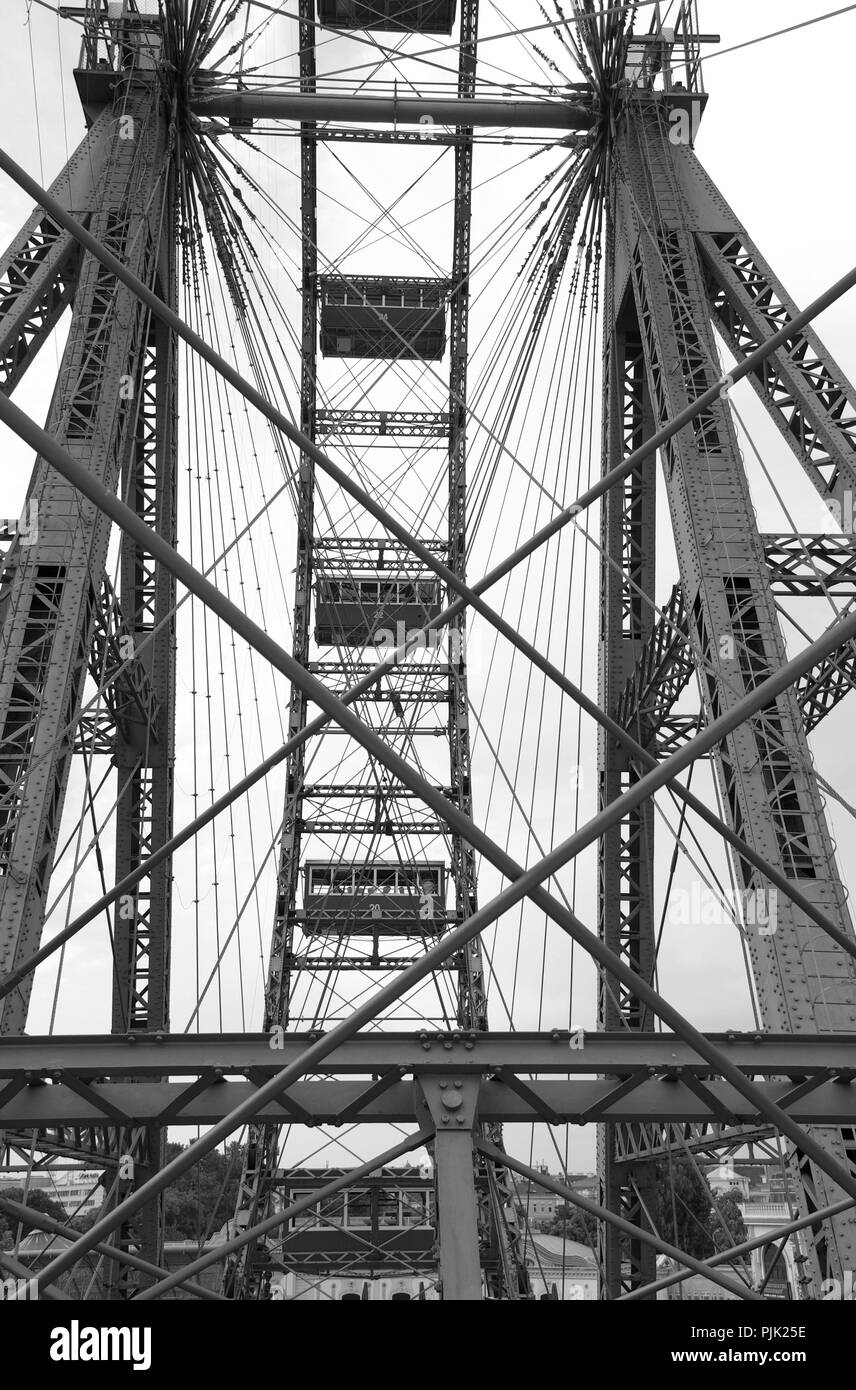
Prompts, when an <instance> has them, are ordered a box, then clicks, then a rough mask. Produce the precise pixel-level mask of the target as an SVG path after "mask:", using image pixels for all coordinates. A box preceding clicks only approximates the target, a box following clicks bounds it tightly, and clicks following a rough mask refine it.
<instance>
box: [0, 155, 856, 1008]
mask: <svg viewBox="0 0 856 1390" xmlns="http://www.w3.org/2000/svg"><path fill="white" fill-rule="evenodd" d="M0 168H3V169H4V170H5V172H7V173H8V174H10V176H11V177H12V178H14V179H15V181H16V182H18V183H20V184H21V186H22V187H24V188H25V189H26V191H27V192H28V193H30V194H31V196H33V197H34V198H36V199H37V200H39V199H41V201H42V202H43V203H45V204H46V206H47V207H48V209H49V210H50V212H51V215H52V216H53V217H54V218H55V219H56V220H58V221H59V222H61V223H62V224H63V225H65V226H66V227H67V228H68V229H69V230H70V231H71V232H72V234H73V235H74V236H75V238H77V239H78V240H80V242H81V244H82V245H84V246H85V247H86V249H87V250H90V251H91V252H92V254H93V255H95V256H96V257H98V258H99V259H101V260H102V261H103V263H104V264H105V265H106V266H108V267H109V268H110V269H111V270H113V272H114V273H115V274H116V275H117V277H118V278H119V279H121V280H122V281H123V282H124V283H126V284H128V286H129V288H132V289H133V290H134V292H135V293H136V294H137V295H138V296H139V297H141V298H142V299H143V300H144V301H145V302H146V303H147V304H148V305H149V307H151V308H152V310H153V311H154V312H155V314H156V315H157V316H158V317H159V318H161V319H162V320H163V322H164V323H166V324H168V326H169V327H170V328H171V329H173V331H174V332H175V333H176V334H177V335H178V336H180V337H182V338H184V340H185V341H186V342H188V343H189V344H190V346H192V347H193V348H194V349H195V350H196V351H198V352H199V353H200V355H201V356H203V357H204V358H205V360H206V361H208V362H209V363H210V364H211V365H212V366H213V367H214V368H215V370H216V371H218V372H219V373H220V375H222V376H223V377H224V379H225V380H227V381H228V382H229V383H230V384H231V385H232V386H234V387H235V389H236V390H238V391H239V392H240V393H241V394H242V395H244V396H245V397H246V399H247V400H249V401H250V402H251V403H252V404H254V405H255V406H256V407H257V408H258V409H260V410H261V411H262V413H263V414H265V415H266V416H267V418H268V419H270V420H271V422H272V423H274V424H275V425H276V426H277V428H279V429H280V430H281V431H282V432H283V433H284V434H286V436H287V437H288V438H289V439H291V440H292V442H295V443H298V444H299V445H300V446H301V448H302V449H303V450H304V452H305V453H306V454H307V455H308V456H309V457H311V458H312V459H313V460H314V462H316V463H317V464H319V466H320V467H322V468H323V469H324V470H325V471H326V472H327V473H329V474H330V476H331V477H333V479H334V480H335V481H336V482H337V483H338V484H339V485H340V486H341V487H343V488H344V490H345V491H347V492H349V493H350V494H351V495H352V496H353V497H354V498H355V499H356V500H357V501H359V502H360V504H361V505H362V506H364V507H365V508H366V510H367V511H369V512H370V513H371V514H372V515H373V516H375V517H376V519H377V520H379V521H381V523H382V524H383V525H385V526H386V527H387V528H388V529H389V530H390V531H392V533H393V534H394V535H395V536H396V537H397V538H398V539H399V540H401V541H402V542H403V543H404V544H406V545H408V546H409V548H411V549H412V550H413V552H414V553H415V554H417V555H418V556H419V558H420V559H422V560H423V561H424V562H425V563H426V564H427V565H428V566H429V567H430V568H431V569H433V570H434V571H435V573H437V574H438V575H440V577H441V578H443V579H444V580H445V581H446V582H447V583H448V584H449V586H450V588H452V589H454V590H455V591H456V592H457V593H459V594H461V595H462V598H463V599H466V600H467V601H469V602H471V603H472V605H473V607H474V608H475V609H476V611H477V612H478V613H480V614H481V615H482V616H483V617H484V618H485V619H486V620H487V621H488V622H490V623H491V624H492V626H494V627H496V628H497V630H498V631H500V632H501V633H502V634H503V635H504V636H506V637H507V638H508V640H509V641H512V642H513V643H514V645H515V646H517V647H518V648H519V649H520V650H521V651H523V652H524V654H525V655H527V656H528V657H529V658H530V659H531V660H533V661H537V663H538V664H539V666H541V667H542V669H545V665H544V663H545V659H544V658H543V657H541V656H540V654H539V653H537V651H536V650H535V648H533V647H532V646H531V644H529V643H525V641H524V639H522V638H520V636H519V634H517V633H516V632H515V630H514V629H513V628H512V627H511V626H510V624H508V623H506V622H505V620H504V619H502V618H501V617H500V615H499V614H497V613H495V612H494V610H493V609H492V608H490V607H489V605H487V604H486V603H484V602H483V601H482V600H481V599H479V598H478V593H479V592H481V591H482V590H483V589H485V588H487V587H488V586H489V585H490V584H493V583H496V582H497V581H498V580H499V579H500V578H502V577H503V576H504V575H505V574H506V573H508V572H509V571H510V569H512V568H513V567H514V566H515V565H516V564H518V563H520V562H521V561H522V560H523V559H524V558H526V557H527V556H528V555H529V554H531V553H532V552H533V551H534V550H535V549H537V548H538V546H540V545H542V544H544V543H545V542H546V541H547V540H548V539H550V538H551V537H552V536H553V535H555V534H556V533H557V531H558V530H560V529H561V528H562V527H563V526H565V525H567V524H568V523H569V522H571V521H573V519H574V517H575V516H576V515H578V514H579V512H580V511H582V510H583V509H584V508H586V507H588V506H590V505H591V504H592V503H593V502H594V501H596V500H597V499H598V498H599V497H600V496H601V495H602V494H603V493H604V492H606V491H607V490H608V489H609V488H610V487H612V486H614V485H615V484H616V483H617V482H620V481H621V480H622V479H623V478H625V477H627V476H628V475H629V474H630V473H631V472H632V471H633V470H634V469H636V468H638V467H639V466H640V465H641V464H642V463H643V462H644V461H645V460H646V459H647V458H649V457H650V456H651V455H652V454H653V453H654V452H655V450H656V449H657V448H659V447H661V446H662V445H663V444H665V443H666V442H667V441H668V440H669V439H671V438H673V437H674V436H675V435H676V434H677V433H678V432H679V430H681V429H682V428H683V427H684V426H685V425H687V424H689V423H690V422H691V421H692V420H693V419H694V418H695V417H696V415H697V414H698V413H699V412H701V411H702V410H705V409H707V407H708V406H711V405H714V404H715V403H716V402H717V401H718V400H719V399H720V396H721V391H722V389H723V388H722V386H721V384H718V385H717V386H713V387H711V388H709V389H708V390H707V391H705V392H703V393H702V394H701V395H700V396H699V397H698V398H697V399H696V400H695V401H693V402H692V404H690V405H688V406H686V407H685V408H684V409H683V410H681V411H680V412H679V413H678V414H677V415H676V416H675V417H674V419H672V420H671V421H670V422H669V423H668V424H665V425H662V426H661V427H660V428H659V429H658V430H657V431H656V432H655V433H654V434H653V435H652V436H651V437H650V438H649V439H648V440H647V441H646V442H645V443H644V444H642V445H641V446H640V447H639V448H637V449H634V450H633V451H632V452H631V453H630V454H629V455H628V456H627V458H625V460H624V462H623V463H620V464H617V465H616V466H615V467H614V468H612V469H611V470H610V471H609V473H608V474H606V475H604V477H603V478H601V479H600V480H599V481H598V482H596V483H594V484H593V485H592V486H591V487H590V488H588V489H587V490H586V492H585V493H583V494H581V496H580V497H579V499H578V500H577V502H576V503H574V504H573V505H572V506H571V507H570V508H567V509H565V510H564V511H562V512H560V513H558V514H557V516H556V517H554V518H553V519H552V521H550V522H549V523H547V524H546V525H545V526H544V527H542V528H541V530H540V531H538V532H536V533H535V534H534V535H533V536H532V537H531V538H530V539H529V540H528V541H527V542H525V543H524V544H523V545H521V546H520V547H518V549H517V550H516V551H515V552H514V554H513V555H512V556H510V557H509V558H508V559H507V560H506V561H504V562H503V563H501V564H500V565H498V566H496V567H495V568H494V570H492V571H491V572H490V574H489V575H488V576H486V577H485V579H483V580H481V581H480V582H479V583H478V584H476V585H475V586H469V585H466V584H465V583H464V582H463V581H462V580H461V578H460V577H459V576H458V575H456V574H455V573H454V572H453V571H451V570H450V569H448V567H446V566H445V565H443V564H442V563H441V562H440V561H439V560H438V559H437V557H436V555H434V554H433V553H432V551H431V550H430V548H428V547H424V546H422V545H421V544H420V543H419V542H418V541H417V540H416V539H415V538H414V537H413V536H411V535H410V534H409V533H408V532H407V531H406V530H405V528H403V527H401V526H399V525H398V523H396V522H395V520H394V518H393V517H391V516H390V514H389V513H388V511H387V510H386V509H385V508H383V507H380V506H378V504H377V503H376V502H375V501H374V499H373V498H371V496H370V495H369V494H367V493H366V492H365V491H364V490H363V489H362V488H360V487H359V486H358V485H357V484H355V483H353V482H352V481H351V480H350V478H349V477H348V475H347V474H345V473H344V472H343V470H341V469H339V468H338V467H337V466H336V465H335V464H334V463H333V462H332V460H330V459H329V458H328V457H327V456H326V455H325V454H324V453H323V451H322V450H320V449H319V448H318V447H317V446H316V445H314V444H313V442H312V441H311V440H310V439H309V438H308V437H307V436H306V435H304V434H303V433H302V432H301V431H299V430H297V429H296V428H295V427H294V426H293V425H292V424H291V422H290V421H289V420H288V419H287V418H286V417H285V416H284V415H282V413H281V412H279V411H277V410H276V408H275V407H273V406H272V405H271V404H270V403H269V402H267V401H266V400H265V399H264V397H263V396H261V394H260V393H259V392H258V391H256V390H255V388H253V387H252V386H250V385H249V384H248V383H246V382H245V381H244V380H243V378H242V377H241V376H240V374H239V373H237V372H236V371H235V370H234V368H232V367H230V365H229V364H228V363H227V362H226V361H225V360H224V359H223V358H222V357H220V356H219V354H218V353H216V352H214V350H213V349H211V348H210V347H209V346H208V345H207V344H206V343H205V342H204V340H203V339H201V338H200V337H199V335H198V334H196V333H194V332H193V330H192V329H190V328H189V327H188V326H187V325H186V324H184V322H183V321H182V320H181V319H180V318H179V316H178V315H177V314H175V313H174V312H173V311H171V310H170V309H169V307H168V306H167V305H165V304H164V303H163V302H162V301H161V300H159V299H158V298H157V296H156V295H153V294H152V293H151V292H150V291H149V290H148V289H147V287H146V286H145V285H144V284H143V283H142V282H140V281H139V280H138V279H137V278H136V277H135V276H133V275H132V274H131V273H130V272H128V270H127V269H126V268H125V267H124V266H123V265H122V264H121V262H119V261H117V260H116V258H115V257H113V256H111V255H110V253H109V252H108V251H106V250H105V249H104V248H103V247H100V246H99V244H98V243H97V242H96V241H95V240H94V238H92V237H91V236H90V235H89V233H88V232H87V231H86V229H85V228H83V227H82V226H80V225H79V224H78V223H77V222H75V220H74V219H73V218H72V217H70V215H69V214H68V213H66V212H65V210H64V209H63V208H62V206H61V205H60V204H59V203H58V202H56V200H54V199H52V198H51V197H50V195H49V194H47V193H46V192H45V190H43V189H40V188H39V186H38V184H36V183H35V182H34V180H32V179H31V178H30V177H29V175H27V174H26V173H25V171H24V170H22V169H20V167H19V166H18V165H17V164H15V162H14V161H12V160H11V159H9V157H8V155H6V154H5V152H4V151H2V150H0ZM854 284H856V269H854V270H853V271H851V272H849V274H848V275H846V276H843V277H842V278H841V279H840V280H839V281H837V282H836V283H835V285H833V286H832V287H831V288H830V289H829V290H828V291H826V292H825V293H824V294H823V295H821V296H819V297H818V298H817V299H815V300H814V301H813V302H812V303H811V304H810V305H809V306H808V307H807V308H806V309H804V310H802V311H801V312H800V313H799V314H797V315H796V316H795V318H794V319H793V320H791V321H789V323H788V324H786V325H785V326H784V327H783V328H782V329H781V330H780V331H779V332H777V333H775V334H773V335H772V336H771V337H770V338H768V339H767V340H766V341H765V342H764V343H763V344H762V346H761V347H759V348H758V349H757V350H756V351H755V352H753V353H751V354H750V355H749V356H747V357H746V358H745V359H744V361H743V362H742V363H740V364H738V366H737V367H735V369H734V370H733V372H732V373H731V374H730V377H729V381H730V382H731V383H733V382H735V381H737V380H739V379H740V378H741V377H742V376H743V375H746V374H748V373H749V372H750V371H754V370H756V369H757V368H758V367H759V366H760V364H761V363H762V362H763V361H765V360H766V359H767V358H768V357H769V356H770V355H771V354H772V353H773V352H774V351H776V350H777V349H778V348H779V347H781V346H782V345H783V344H786V343H787V342H789V341H790V339H791V338H792V337H793V334H794V333H795V332H796V330H797V329H799V328H801V327H803V326H804V325H805V324H806V323H808V322H810V320H811V319H812V318H814V317H816V316H817V315H818V314H819V313H821V312H822V311H823V310H824V309H825V308H827V307H829V305H830V304H831V303H832V302H834V301H835V300H836V299H838V298H840V297H841V296H842V295H843V294H845V293H846V292H847V290H849V289H850V288H852V287H853V285H854ZM464 606H465V605H464V603H463V602H457V603H455V604H452V605H450V607H449V608H448V609H447V610H446V615H445V616H446V618H447V619H448V618H450V617H451V616H453V615H454V614H456V613H458V612H460V611H462V609H463V607H464ZM442 618H443V615H441V616H440V618H438V619H436V620H434V621H432V622H430V623H427V624H426V625H425V626H426V628H433V627H435V626H437V627H439V626H440V625H441V622H442ZM845 640H846V639H842V643H843V641H845ZM839 645H841V644H839ZM834 649H835V648H834V647H832V648H830V649H829V651H827V652H825V653H824V654H825V655H829V654H830V652H831V651H833V650H834ZM387 669H389V663H387V664H384V665H382V666H378V667H377V668H376V671H377V678H378V679H379V678H380V676H381V675H382V674H383V672H384V671H385V670H387ZM555 669H556V668H553V667H552V665H551V666H550V672H551V673H552V672H554V671H555ZM555 678H556V679H557V680H558V682H559V683H560V684H561V685H562V686H563V688H565V689H566V690H567V691H568V693H569V694H572V696H573V698H575V699H576V698H580V696H579V694H578V693H577V692H575V689H574V687H572V685H571V683H570V682H568V681H567V678H565V677H562V675H561V673H559V672H557V671H556V675H555ZM372 683H373V679H372V678H367V680H366V684H365V686H364V687H363V688H366V689H367V688H368V687H369V686H370V685H371V684H372ZM354 698H355V697H354ZM584 707H586V708H588V709H589V712H591V713H592V714H593V716H594V717H596V718H600V719H601V722H603V717H602V715H601V716H599V715H596V714H595V713H594V711H595V710H596V709H597V706H596V705H594V704H593V702H590V701H589V702H587V703H586V705H584ZM315 722H316V723H317V724H318V727H320V726H321V723H322V722H324V721H315ZM604 727H608V726H607V725H606V724H605V723H604ZM312 731H313V732H314V730H312ZM613 731H614V730H613ZM614 732H616V737H618V736H619V734H618V733H617V731H614ZM621 736H622V737H623V739H624V740H625V741H626V740H627V738H628V736H627V735H626V733H625V734H622V735H621ZM295 746H297V745H295ZM626 746H630V745H629V742H626ZM635 756H639V757H640V758H641V760H642V761H644V762H646V763H647V760H648V758H649V757H651V755H650V754H649V753H647V752H646V751H645V750H640V752H639V753H638V754H635ZM675 792H676V794H677V795H679V796H682V797H683V799H684V800H686V801H687V802H688V804H693V809H695V810H696V811H697V812H698V813H699V814H702V815H704V816H705V818H708V816H709V812H706V811H705V810H704V809H703V803H701V802H698V801H697V800H696V799H694V800H693V801H690V797H691V794H690V793H688V792H686V791H684V789H682V788H679V787H678V786H675ZM225 802H226V798H224V804H225ZM717 828H719V827H717ZM732 834H733V832H732ZM731 843H732V844H734V847H735V848H737V849H738V850H739V852H741V853H745V850H748V851H749V852H748V853H746V854H745V857H746V858H747V859H749V861H750V862H752V863H754V864H755V866H756V867H758V868H760V869H761V871H762V872H764V873H767V874H769V871H770V868H771V867H772V866H770V865H769V864H768V863H767V862H766V861H763V860H762V859H761V857H760V856H757V855H756V854H755V852H754V851H753V850H752V849H751V847H749V846H746V845H745V842H744V841H743V840H742V839H741V840H740V844H739V845H738V844H737V843H736V842H735V841H734V840H733V839H732V840H731ZM773 881H774V882H776V885H777V887H779V888H780V889H781V890H782V891H783V892H786V893H787V894H788V895H789V896H791V897H794V894H798V893H799V890H798V889H797V888H796V887H795V885H793V884H789V883H788V881H787V880H786V879H784V877H783V876H782V875H780V874H776V875H775V877H774V879H773ZM794 901H796V902H798V905H799V906H800V907H801V908H802V910H804V911H806V912H808V913H809V915H810V916H811V917H812V919H813V920H814V921H816V922H817V924H818V925H819V926H820V927H821V928H822V929H823V930H825V931H827V932H828V933H829V934H830V935H833V936H834V938H835V939H836V940H837V941H838V944H839V945H842V946H843V945H844V939H843V937H842V934H841V933H840V932H838V929H837V928H836V927H835V926H834V924H832V923H831V922H830V921H829V919H828V918H827V917H826V915H825V914H823V913H822V912H821V910H820V909H819V908H818V906H817V905H816V904H812V903H811V902H810V900H809V899H807V898H806V897H805V895H804V894H803V895H800V897H794ZM72 925H73V924H72ZM837 932H838V935H836V933H837ZM844 949H848V947H846V946H845V947H844ZM0 997H2V995H0Z"/></svg>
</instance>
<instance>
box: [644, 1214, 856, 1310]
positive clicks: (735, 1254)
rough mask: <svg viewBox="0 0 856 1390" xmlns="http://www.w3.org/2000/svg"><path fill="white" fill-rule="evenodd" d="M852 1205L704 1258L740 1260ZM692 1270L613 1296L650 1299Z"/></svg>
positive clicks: (802, 1218) (723, 1261) (792, 1223)
mask: <svg viewBox="0 0 856 1390" xmlns="http://www.w3.org/2000/svg"><path fill="white" fill-rule="evenodd" d="M852 1207H853V1203H852V1202H835V1203H833V1205H832V1206H830V1207H822V1208H821V1209H820V1210H818V1211H814V1212H812V1213H811V1215H810V1216H799V1217H797V1218H796V1219H795V1220H793V1221H786V1222H785V1223H784V1225H782V1226H776V1228H775V1230H774V1231H768V1232H767V1234H766V1235H763V1236H755V1237H754V1238H753V1239H752V1240H744V1241H742V1242H741V1243H740V1244H739V1245H733V1246H732V1247H731V1249H730V1250H720V1251H718V1252H717V1254H715V1255H709V1256H708V1258H707V1260H706V1261H705V1263H706V1265H707V1267H708V1269H711V1268H713V1267H715V1266H716V1265H722V1264H729V1263H731V1262H732V1261H733V1260H739V1259H742V1258H743V1256H744V1255H748V1254H750V1253H751V1252H752V1251H753V1250H760V1249H761V1248H762V1247H763V1246H765V1245H775V1244H776V1243H777V1242H778V1241H782V1240H787V1239H788V1237H789V1236H792V1235H796V1233H797V1231H804V1230H806V1228H807V1227H809V1226H813V1225H815V1224H816V1223H817V1222H819V1221H829V1220H830V1219H831V1218H832V1217H833V1216H841V1215H842V1213H843V1212H845V1211H850V1210H851V1209H852ZM691 1273H692V1271H691V1270H689V1269H679V1270H677V1271H676V1272H675V1273H674V1274H667V1275H664V1276H663V1278H662V1279H655V1280H654V1281H653V1283H651V1284H648V1285H646V1286H645V1287H644V1288H640V1289H633V1290H632V1291H631V1292H630V1293H623V1294H620V1295H619V1297H618V1298H617V1299H616V1302H617V1303H632V1302H634V1301H635V1300H636V1299H639V1298H650V1297H651V1296H652V1295H656V1294H658V1293H659V1292H660V1290H661V1289H668V1288H671V1287H672V1285H673V1284H682V1283H683V1281H684V1280H685V1279H689V1277H690V1274H691Z"/></svg>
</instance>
